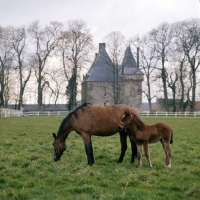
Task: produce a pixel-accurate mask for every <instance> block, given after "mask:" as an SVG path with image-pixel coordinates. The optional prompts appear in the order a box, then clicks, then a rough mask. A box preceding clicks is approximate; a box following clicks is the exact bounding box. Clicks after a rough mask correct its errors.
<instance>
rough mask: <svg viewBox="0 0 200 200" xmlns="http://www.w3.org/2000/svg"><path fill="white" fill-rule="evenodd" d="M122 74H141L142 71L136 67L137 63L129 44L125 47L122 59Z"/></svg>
mask: <svg viewBox="0 0 200 200" xmlns="http://www.w3.org/2000/svg"><path fill="white" fill-rule="evenodd" d="M122 74H127V75H128V74H129V75H133V74H138V75H142V74H143V72H142V71H141V70H140V69H139V68H138V66H137V63H136V62H135V59H134V57H133V54H132V51H131V48H130V46H128V47H127V48H126V51H125V55H124V59H123V61H122Z"/></svg>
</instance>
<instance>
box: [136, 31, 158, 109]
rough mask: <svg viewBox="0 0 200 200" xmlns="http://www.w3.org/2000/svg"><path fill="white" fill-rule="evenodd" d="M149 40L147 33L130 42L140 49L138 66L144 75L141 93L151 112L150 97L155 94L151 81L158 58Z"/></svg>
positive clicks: (152, 80)
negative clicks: (143, 87) (143, 85)
mask: <svg viewBox="0 0 200 200" xmlns="http://www.w3.org/2000/svg"><path fill="white" fill-rule="evenodd" d="M151 42H152V41H151V40H149V39H148V34H147V35H146V36H144V37H142V38H139V37H136V38H133V40H132V43H133V44H134V46H136V47H139V50H140V68H141V69H142V71H143V72H144V75H145V77H146V80H145V82H144V83H145V85H146V88H147V89H146V88H145V89H143V94H144V95H145V97H146V98H147V100H148V104H149V111H150V112H152V99H153V98H155V96H156V94H152V87H153V84H152V83H153V82H154V80H155V75H154V72H155V70H156V65H157V62H158V58H157V57H156V49H155V48H153V47H155V46H154V45H153V44H151Z"/></svg>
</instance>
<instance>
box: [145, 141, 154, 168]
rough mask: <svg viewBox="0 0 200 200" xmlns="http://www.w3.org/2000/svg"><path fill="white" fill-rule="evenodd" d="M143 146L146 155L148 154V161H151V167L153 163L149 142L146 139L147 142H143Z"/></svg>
mask: <svg viewBox="0 0 200 200" xmlns="http://www.w3.org/2000/svg"><path fill="white" fill-rule="evenodd" d="M143 146H144V152H145V156H146V158H147V161H148V163H149V167H153V166H152V164H151V159H150V153H149V145H148V142H146V141H145V142H144V143H143Z"/></svg>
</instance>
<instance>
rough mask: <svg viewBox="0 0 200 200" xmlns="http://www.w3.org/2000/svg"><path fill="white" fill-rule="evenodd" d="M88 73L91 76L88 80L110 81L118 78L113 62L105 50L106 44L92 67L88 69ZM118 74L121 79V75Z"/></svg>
mask: <svg viewBox="0 0 200 200" xmlns="http://www.w3.org/2000/svg"><path fill="white" fill-rule="evenodd" d="M88 75H89V77H88V79H87V81H95V82H96V81H97V82H98V81H99V82H110V81H114V80H116V74H115V71H114V67H113V63H112V60H111V59H110V57H109V55H108V54H107V52H106V50H105V46H102V47H101V49H100V51H99V53H98V55H97V56H96V58H95V60H94V62H93V64H92V66H91V68H90V69H89V71H88ZM117 76H118V80H121V77H120V76H119V75H118V74H117Z"/></svg>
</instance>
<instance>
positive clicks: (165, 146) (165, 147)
mask: <svg viewBox="0 0 200 200" xmlns="http://www.w3.org/2000/svg"><path fill="white" fill-rule="evenodd" d="M160 142H161V143H162V147H163V150H164V152H165V156H166V166H167V167H171V150H170V147H169V142H168V141H167V142H165V141H163V139H161V140H160Z"/></svg>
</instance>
